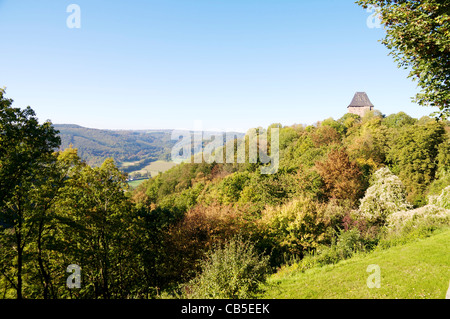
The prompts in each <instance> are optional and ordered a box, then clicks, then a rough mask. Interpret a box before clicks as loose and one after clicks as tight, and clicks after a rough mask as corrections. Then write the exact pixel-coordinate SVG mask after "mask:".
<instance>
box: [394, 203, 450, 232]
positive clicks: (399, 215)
mask: <svg viewBox="0 0 450 319" xmlns="http://www.w3.org/2000/svg"><path fill="white" fill-rule="evenodd" d="M449 223H450V210H448V209H445V208H442V207H439V206H435V205H426V206H423V207H420V208H416V209H413V210H410V211H401V212H396V213H394V214H391V215H390V216H389V217H388V218H387V229H388V230H389V232H396V233H402V232H403V233H404V232H406V231H407V230H409V229H412V228H418V227H419V226H439V225H448V224H449Z"/></svg>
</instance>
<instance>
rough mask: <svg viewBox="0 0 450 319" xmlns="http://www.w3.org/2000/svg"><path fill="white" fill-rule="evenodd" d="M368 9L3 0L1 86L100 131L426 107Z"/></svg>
mask: <svg viewBox="0 0 450 319" xmlns="http://www.w3.org/2000/svg"><path fill="white" fill-rule="evenodd" d="M72 3H74V4H78V5H79V6H80V8H81V28H80V29H70V28H68V27H67V25H66V19H67V17H68V16H69V15H70V13H67V12H66V8H67V6H68V5H69V4H72ZM369 16H370V13H369V12H367V11H366V10H364V9H362V8H361V7H359V6H357V5H356V4H355V3H354V1H353V0H339V1H336V0H316V1H303V0H145V1H138V0H129V1H99V0H89V1H87V0H86V1H85V0H71V1H55V0H39V1H36V0H0V34H1V40H0V87H3V86H6V87H7V96H8V97H10V98H13V99H14V101H15V104H14V105H15V106H16V107H25V106H28V105H30V106H31V107H32V108H33V109H34V110H35V111H36V113H37V115H38V117H39V119H40V120H42V121H43V120H46V119H50V120H51V121H52V122H53V123H74V124H79V125H83V126H87V127H94V128H105V129H161V128H170V129H174V128H177V129H192V128H193V126H194V122H195V121H202V123H203V129H205V130H237V131H242V132H245V131H246V130H247V129H248V128H251V127H257V126H263V127H266V126H268V125H269V124H271V123H281V124H283V125H291V124H295V123H304V124H312V123H314V122H316V121H319V120H323V119H325V118H328V117H333V118H335V119H337V118H339V117H341V116H343V115H344V114H345V113H346V112H347V108H346V107H347V105H348V104H349V103H350V101H351V99H352V97H353V95H354V93H355V92H356V91H365V92H367V94H368V95H369V98H370V99H371V101H372V103H373V104H374V105H375V107H376V108H377V109H379V110H380V111H382V112H383V113H384V114H387V115H388V114H391V113H396V112H399V111H405V112H407V113H408V114H410V115H411V116H414V117H421V116H423V115H428V114H430V113H431V112H432V111H433V109H431V108H423V107H420V106H418V105H415V104H413V103H411V97H412V96H413V95H415V93H416V92H417V88H416V84H415V83H414V82H412V81H411V80H410V79H407V71H405V70H401V69H398V68H397V66H396V64H395V63H394V61H393V59H392V57H390V56H388V55H387V54H388V50H387V49H386V48H385V47H384V46H383V45H382V44H381V43H379V42H378V40H380V39H382V38H383V36H384V30H383V29H376V28H373V29H371V28H369V27H368V26H367V24H366V20H367V18H368V17H369Z"/></svg>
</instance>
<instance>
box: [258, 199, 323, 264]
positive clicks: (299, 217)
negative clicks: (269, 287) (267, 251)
mask: <svg viewBox="0 0 450 319" xmlns="http://www.w3.org/2000/svg"><path fill="white" fill-rule="evenodd" d="M328 225H329V220H328V219H327V218H326V216H325V205H324V204H321V203H319V202H317V201H315V200H312V199H310V198H309V197H306V196H302V197H299V198H296V199H294V200H292V201H290V202H289V203H287V204H284V205H281V206H276V207H268V208H266V209H265V210H264V211H263V212H262V216H261V219H260V220H259V225H258V226H259V231H260V233H261V237H262V239H261V241H262V242H265V243H268V245H267V246H269V245H272V247H267V248H271V251H272V258H271V259H272V263H273V264H278V263H280V262H283V261H284V260H283V258H284V257H285V255H291V256H292V255H294V256H302V255H303V253H304V252H306V251H308V250H314V249H315V248H317V247H318V246H319V245H321V244H324V243H325V242H326V241H327V238H326V236H327V230H328Z"/></svg>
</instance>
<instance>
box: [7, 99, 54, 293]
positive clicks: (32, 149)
mask: <svg viewBox="0 0 450 319" xmlns="http://www.w3.org/2000/svg"><path fill="white" fill-rule="evenodd" d="M12 103H13V101H12V100H11V99H6V98H4V90H0V234H1V245H0V257H1V258H0V273H1V274H2V275H3V276H4V278H5V279H6V280H7V283H8V284H9V285H10V287H11V288H13V289H14V290H15V295H16V297H17V298H18V299H21V298H22V297H23V293H24V288H25V283H24V282H25V280H26V279H27V276H29V275H30V272H31V270H30V268H31V267H30V266H29V265H30V263H29V261H36V259H37V258H38V259H39V260H38V262H39V268H38V269H40V271H41V272H42V271H43V267H44V266H43V265H42V262H43V261H42V259H41V256H42V255H39V254H40V253H41V252H42V251H41V247H42V246H41V245H40V243H41V240H42V231H43V228H44V227H45V226H46V225H47V224H48V215H49V211H48V209H49V206H50V203H51V202H52V200H53V198H54V197H55V196H56V194H57V191H58V188H59V187H60V184H61V178H60V176H58V174H57V172H55V169H56V164H55V162H56V157H55V156H54V155H53V152H54V150H55V148H57V147H58V146H59V143H60V139H59V137H58V136H57V131H56V130H55V129H54V128H53V127H52V125H51V123H50V122H45V123H43V124H39V121H38V119H37V118H36V116H35V113H34V111H33V110H32V109H31V108H30V107H27V108H26V109H24V110H21V109H19V108H13V107H12V106H11V105H12ZM36 241H38V244H39V247H37V250H38V251H37V252H36V249H33V248H35V247H32V244H33V243H34V242H36ZM13 247H14V248H13ZM36 254H38V255H36ZM41 275H43V276H44V274H42V273H41ZM45 280H46V278H44V281H45ZM46 292H48V291H46Z"/></svg>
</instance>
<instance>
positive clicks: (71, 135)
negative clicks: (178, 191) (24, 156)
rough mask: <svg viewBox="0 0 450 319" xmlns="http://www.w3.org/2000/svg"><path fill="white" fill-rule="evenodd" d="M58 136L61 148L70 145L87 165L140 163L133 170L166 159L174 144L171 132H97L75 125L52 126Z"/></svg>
mask: <svg viewBox="0 0 450 319" xmlns="http://www.w3.org/2000/svg"><path fill="white" fill-rule="evenodd" d="M54 127H55V129H57V130H58V131H59V136H60V137H61V148H62V149H66V148H68V147H69V146H70V145H72V147H73V148H76V149H77V150H78V155H79V156H80V157H81V158H82V159H83V160H85V161H86V162H87V163H88V164H89V165H95V166H98V165H101V163H103V161H104V160H105V159H107V158H113V159H114V160H115V161H116V163H122V162H139V165H137V166H136V167H135V168H137V169H139V168H140V167H143V166H145V165H146V164H148V163H150V162H152V161H155V160H157V159H161V160H167V159H169V157H170V150H171V148H172V146H173V145H174V144H175V142H176V141H172V140H171V132H172V131H171V130H159V131H158V130H155V131H152V130H148V131H131V130H99V129H92V128H86V127H82V126H79V125H74V124H55V125H54Z"/></svg>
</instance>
